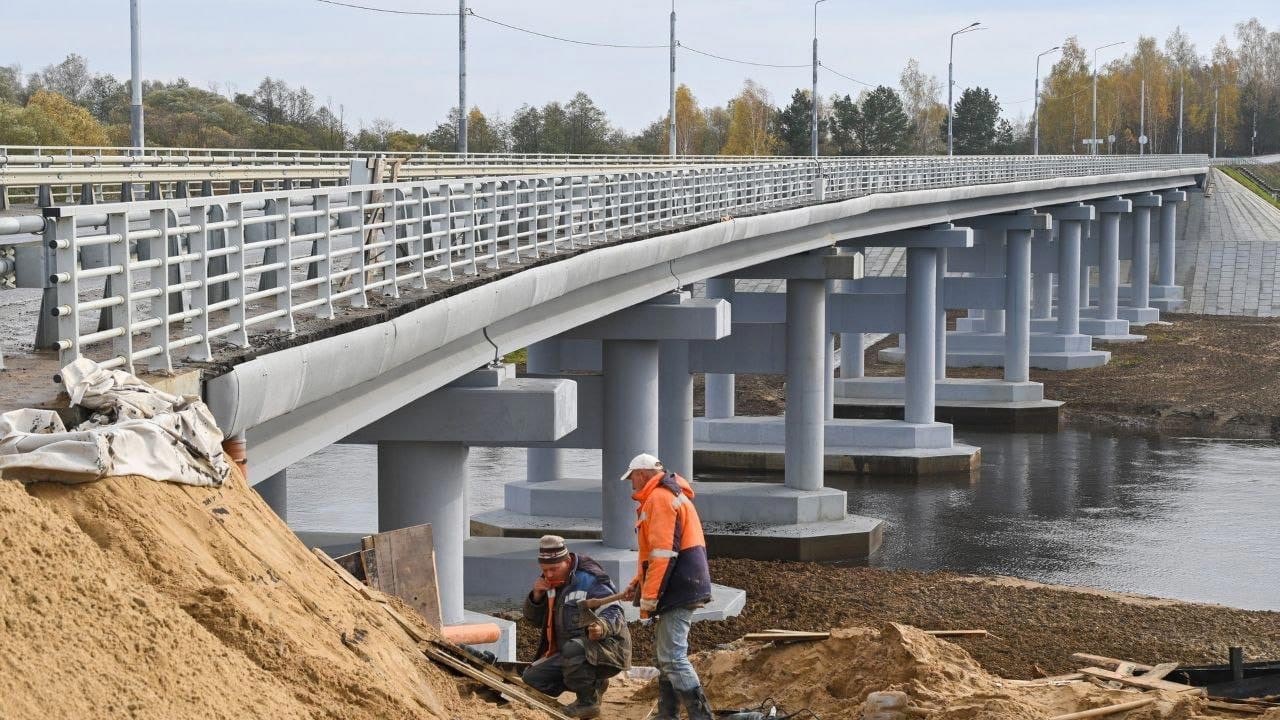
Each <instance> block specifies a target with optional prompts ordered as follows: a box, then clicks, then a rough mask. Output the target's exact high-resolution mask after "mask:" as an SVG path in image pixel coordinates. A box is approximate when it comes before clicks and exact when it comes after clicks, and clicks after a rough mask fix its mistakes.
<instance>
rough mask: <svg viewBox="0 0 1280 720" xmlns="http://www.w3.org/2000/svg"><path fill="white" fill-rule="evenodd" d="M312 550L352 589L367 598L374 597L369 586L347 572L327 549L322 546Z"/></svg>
mask: <svg viewBox="0 0 1280 720" xmlns="http://www.w3.org/2000/svg"><path fill="white" fill-rule="evenodd" d="M311 552H313V553H315V555H316V557H318V558H320V562H322V563H324V564H325V566H326V567H328V568H329V569H330V570H332V571H334V572H335V573H337V574H338V577H339V578H342V582H344V583H346V584H347V585H348V586H350V587H351V589H352V590H355V591H356V592H358V593H360V595H362V596H363V597H364V598H365V599H366V600H372V599H373V593H370V592H369V588H367V587H365V586H364V583H362V582H360V581H359V580H356V579H355V578H353V577H351V573H349V572H347V571H346V570H344V569H343V568H342V566H341V565H339V564H338V563H336V562H334V561H333V558H331V557H329V555H328V554H327V553H325V551H323V550H321V549H320V548H311Z"/></svg>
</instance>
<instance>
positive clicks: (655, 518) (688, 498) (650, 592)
mask: <svg viewBox="0 0 1280 720" xmlns="http://www.w3.org/2000/svg"><path fill="white" fill-rule="evenodd" d="M631 497H632V498H633V499H635V500H636V501H638V502H639V503H640V507H639V508H637V510H636V517H637V520H636V535H637V536H638V540H639V545H640V558H639V559H640V567H639V571H638V573H637V575H636V579H635V580H634V581H633V582H634V583H636V584H637V585H638V586H639V587H640V599H641V600H655V601H657V609H656V610H654V612H653V614H661V613H662V612H663V611H664V610H669V609H672V608H678V607H688V606H691V605H704V604H706V603H707V602H709V601H710V600H711V571H710V568H709V567H708V566H707V543H706V540H705V539H704V538H703V536H702V521H701V520H699V519H698V510H697V509H696V508H694V506H693V488H692V487H691V486H690V485H689V483H688V481H686V480H685V479H684V478H682V477H680V476H679V475H677V474H675V473H667V474H665V475H660V474H655V475H654V476H653V478H652V479H650V480H649V482H648V483H646V484H645V486H644V487H643V488H641V489H640V491H639V492H637V493H635V494H634V495H632V496H631ZM642 614H645V615H647V614H648V613H642Z"/></svg>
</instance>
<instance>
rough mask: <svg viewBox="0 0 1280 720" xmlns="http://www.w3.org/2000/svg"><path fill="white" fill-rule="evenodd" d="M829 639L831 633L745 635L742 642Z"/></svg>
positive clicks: (764, 633) (763, 633)
mask: <svg viewBox="0 0 1280 720" xmlns="http://www.w3.org/2000/svg"><path fill="white" fill-rule="evenodd" d="M829 637H831V633H799V632H796V633H776V632H762V633H747V634H746V635H743V636H742V639H743V640H749V641H755V642H800V641H804V640H826V639H827V638H829Z"/></svg>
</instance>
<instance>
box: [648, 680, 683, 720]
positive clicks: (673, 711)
mask: <svg viewBox="0 0 1280 720" xmlns="http://www.w3.org/2000/svg"><path fill="white" fill-rule="evenodd" d="M653 720H680V696H679V695H677V694H676V689H675V687H673V686H672V685H671V682H670V681H669V680H667V676H666V675H663V676H661V677H660V678H659V679H658V714H657V715H655V716H654V718H653Z"/></svg>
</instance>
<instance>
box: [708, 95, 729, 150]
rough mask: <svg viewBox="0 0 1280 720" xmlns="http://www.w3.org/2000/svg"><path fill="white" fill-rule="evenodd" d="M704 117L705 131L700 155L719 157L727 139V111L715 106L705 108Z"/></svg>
mask: <svg viewBox="0 0 1280 720" xmlns="http://www.w3.org/2000/svg"><path fill="white" fill-rule="evenodd" d="M705 115H706V116H707V130H706V132H705V133H703V137H702V149H701V154H703V155H719V154H720V151H721V149H723V148H724V144H725V141H726V140H728V139H729V120H730V117H729V110H728V109H727V108H725V107H722V106H719V105H717V106H715V107H711V108H707V110H706V113H705Z"/></svg>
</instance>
